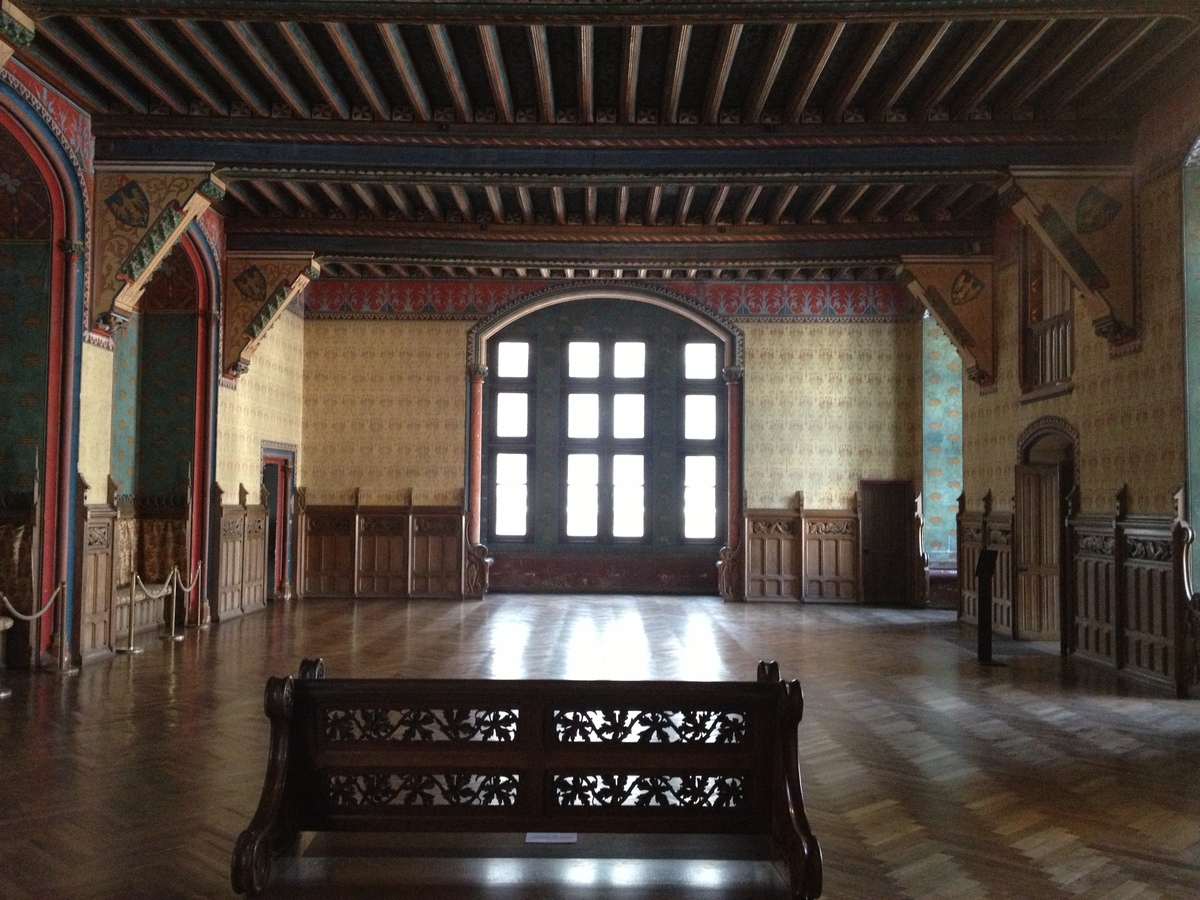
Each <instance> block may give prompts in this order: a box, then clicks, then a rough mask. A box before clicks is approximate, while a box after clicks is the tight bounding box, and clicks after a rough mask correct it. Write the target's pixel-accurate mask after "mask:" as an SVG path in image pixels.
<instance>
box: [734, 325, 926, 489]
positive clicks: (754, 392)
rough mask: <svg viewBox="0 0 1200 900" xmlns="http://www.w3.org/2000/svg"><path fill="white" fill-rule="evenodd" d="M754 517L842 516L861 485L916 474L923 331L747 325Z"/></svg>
mask: <svg viewBox="0 0 1200 900" xmlns="http://www.w3.org/2000/svg"><path fill="white" fill-rule="evenodd" d="M742 328H743V330H744V332H745V338H746V383H745V420H746V421H745V430H746V441H745V458H746V492H747V498H748V504H747V505H748V506H749V507H751V508H766V509H783V508H787V507H789V506H790V505H791V502H792V498H793V495H794V494H795V492H796V491H804V500H805V506H806V507H808V508H810V509H845V508H847V507H849V506H850V505H851V503H852V499H853V495H854V493H855V491H856V490H857V489H858V479H859V478H910V479H912V480H913V482H914V483H915V482H917V481H918V479H919V477H920V472H921V331H922V329H921V324H920V322H919V320H918V321H912V322H905V323H892V324H883V323H880V324H876V325H870V326H864V325H852V324H843V323H832V322H830V323H799V322H798V323H794V324H791V325H779V324H769V323H747V324H745V325H743V326H742Z"/></svg>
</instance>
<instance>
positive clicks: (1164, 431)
mask: <svg viewBox="0 0 1200 900" xmlns="http://www.w3.org/2000/svg"><path fill="white" fill-rule="evenodd" d="M1181 189H1182V182H1181V176H1180V173H1179V171H1178V170H1175V171H1167V172H1166V173H1164V174H1163V175H1162V176H1161V177H1159V178H1157V179H1155V180H1154V181H1152V182H1150V183H1147V184H1144V185H1143V186H1142V187H1141V190H1140V196H1139V203H1140V210H1139V216H1138V218H1139V221H1140V223H1141V224H1140V237H1139V243H1138V248H1139V252H1140V253H1141V265H1140V267H1139V270H1140V277H1141V283H1140V288H1141V297H1142V307H1141V323H1142V327H1141V336H1142V351H1141V352H1139V353H1130V354H1126V355H1122V356H1116V357H1110V353H1109V346H1108V342H1107V341H1105V340H1104V339H1103V338H1101V337H1097V336H1096V335H1095V333H1094V332H1093V329H1092V327H1091V319H1092V316H1091V313H1090V311H1089V310H1087V309H1086V308H1083V307H1084V304H1076V308H1075V321H1074V328H1075V335H1074V342H1075V373H1074V377H1073V383H1074V390H1073V391H1072V392H1071V393H1070V394H1067V395H1064V396H1058V397H1052V398H1049V399H1045V400H1040V401H1038V402H1036V403H1029V404H1026V405H1022V404H1021V403H1020V402H1019V397H1020V387H1019V385H1018V380H1017V363H1018V360H1017V346H1018V343H1017V336H1018V324H1019V323H1018V308H1019V303H1018V293H1017V291H1018V278H1017V267H1016V265H1015V264H1011V263H1007V264H1003V263H1002V264H1000V265H998V266H997V272H996V313H997V320H996V329H997V336H998V344H999V347H1000V353H999V363H998V377H997V390H996V392H995V393H993V394H988V395H984V396H980V395H979V394H978V392H977V391H974V390H970V391H966V392H965V393H964V396H963V459H964V462H965V469H964V479H963V480H964V483H965V486H966V495H967V503H968V508H970V509H973V510H978V509H979V508H980V507H981V498H982V497H983V495H984V493H985V492H987V491H988V490H990V491H991V492H992V495H993V498H994V502H995V508H996V509H997V510H1009V511H1011V510H1012V506H1013V500H1012V498H1013V493H1014V490H1015V482H1014V477H1013V466H1014V464H1015V463H1016V461H1017V440H1018V438H1019V436H1020V435H1021V432H1022V431H1023V430H1024V429H1025V428H1026V426H1028V425H1029V424H1030V423H1031V422H1033V421H1034V420H1035V419H1038V418H1040V417H1042V416H1060V417H1062V418H1064V419H1066V420H1067V421H1068V422H1070V423H1071V424H1072V425H1073V426H1074V427H1075V428H1077V429H1078V431H1079V447H1078V453H1079V466H1080V484H1079V487H1080V493H1081V498H1080V499H1081V506H1082V508H1081V512H1084V513H1107V512H1108V511H1109V510H1110V509H1111V507H1112V497H1113V494H1114V493H1115V492H1116V491H1117V489H1118V488H1119V487H1120V486H1121V485H1122V484H1128V485H1129V491H1130V512H1131V513H1134V514H1169V513H1170V512H1171V508H1172V507H1171V497H1172V495H1173V493H1174V492H1175V491H1176V490H1178V488H1179V485H1180V484H1181V483H1182V481H1183V478H1184V473H1185V463H1184V427H1185V425H1184V423H1185V422H1186V419H1185V415H1184V397H1183V382H1184V378H1183V336H1182V333H1181V332H1182V329H1181V328H1180V323H1181V321H1182V319H1181V316H1182V313H1183V296H1182V294H1183V286H1182V285H1181V283H1180V278H1179V273H1180V271H1181V270H1182V266H1183V261H1182V259H1181V256H1180V253H1181V250H1180V246H1179V237H1178V235H1179V234H1180V227H1181V222H1180V208H1181V206H1182V197H1181V196H1180V192H1181Z"/></svg>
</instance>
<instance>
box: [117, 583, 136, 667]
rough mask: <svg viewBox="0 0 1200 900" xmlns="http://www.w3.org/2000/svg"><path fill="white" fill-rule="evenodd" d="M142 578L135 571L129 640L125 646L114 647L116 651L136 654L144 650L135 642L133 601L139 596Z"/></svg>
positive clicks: (130, 598)
mask: <svg viewBox="0 0 1200 900" xmlns="http://www.w3.org/2000/svg"><path fill="white" fill-rule="evenodd" d="M140 580H141V579H139V578H138V577H137V573H136V572H135V573H134V575H133V580H132V581H131V582H129V614H128V616H127V618H128V619H129V628H128V629H127V631H128V634H129V640H128V642H127V643H126V644H125V646H124V647H113V651H114V652H116V653H128V654H129V655H130V656H136V655H137V654H138V653H141V652H143V651H142V648H141V647H136V646H134V643H133V601H134V598H136V597H137V586H138V581H140Z"/></svg>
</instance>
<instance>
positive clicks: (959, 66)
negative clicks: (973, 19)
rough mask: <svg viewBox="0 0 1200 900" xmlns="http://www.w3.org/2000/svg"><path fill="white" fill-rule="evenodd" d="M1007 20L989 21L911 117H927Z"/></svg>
mask: <svg viewBox="0 0 1200 900" xmlns="http://www.w3.org/2000/svg"><path fill="white" fill-rule="evenodd" d="M1007 24H1008V22H1007V20H1003V19H1001V20H1000V21H997V22H989V23H988V24H987V25H986V26H985V27H984V28H983V30H982V31H980V32H979V34H977V35H976V36H975V38H974V40H972V41H971V42H970V43H969V44H967V46H966V47H964V48H963V50H962V51H961V52H960V53H959V54H958V56H957V57H956V58H955V59H954V61H953V62H952V64H951V65H950V66H949V67H948V68H947V69H946V70H945V71H944V72H943V73H942V76H941V78H939V79H938V80H937V81H936V82H935V83H934V85H933V87H932V88H931V89H929V90H927V91H926V92H925V95H924V96H923V97H922V98H921V101H920V102H919V103H918V104H917V105H916V106H915V107H914V109H913V118H914V119H915V120H916V121H918V122H920V121H923V120H924V119H926V118H928V116H929V112H930V110H932V109H934V108H935V107H937V106H938V105H939V104H941V103H942V102H943V101H944V100H945V99H946V97H947V96H949V94H950V92H951V91H952V90H954V88H955V86H956V85H957V84H958V83H959V82H960V81H962V79H963V78H964V77H965V76H966V74H967V72H968V71H970V69H971V67H972V66H973V65H975V63H976V62H978V60H979V57H980V56H982V55H983V52H984V51H985V50H986V49H987V48H988V45H989V44H991V43H992V41H993V40H995V39H996V36H997V35H998V34H999V33H1000V32H1001V31H1002V30H1003V29H1004V26H1005V25H1007Z"/></svg>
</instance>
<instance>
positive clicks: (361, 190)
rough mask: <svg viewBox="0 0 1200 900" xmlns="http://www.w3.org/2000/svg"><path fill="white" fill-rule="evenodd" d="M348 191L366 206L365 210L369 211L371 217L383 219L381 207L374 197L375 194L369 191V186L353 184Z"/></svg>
mask: <svg viewBox="0 0 1200 900" xmlns="http://www.w3.org/2000/svg"><path fill="white" fill-rule="evenodd" d="M350 190H352V191H354V193H355V195H356V196H357V197H358V199H359V200H361V201H362V202H363V203H364V204H365V205H366V207H367V209H369V210H370V211H371V213H372V215H374V216H375V217H376V218H378V219H382V218H383V207H382V206H380V205H379V200H378V198H377V197H376V196H375V193H374V192H373V191H372V190H371V186H370V185H369V184H360V183H358V182H353V183H352V184H351V185H350Z"/></svg>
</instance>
